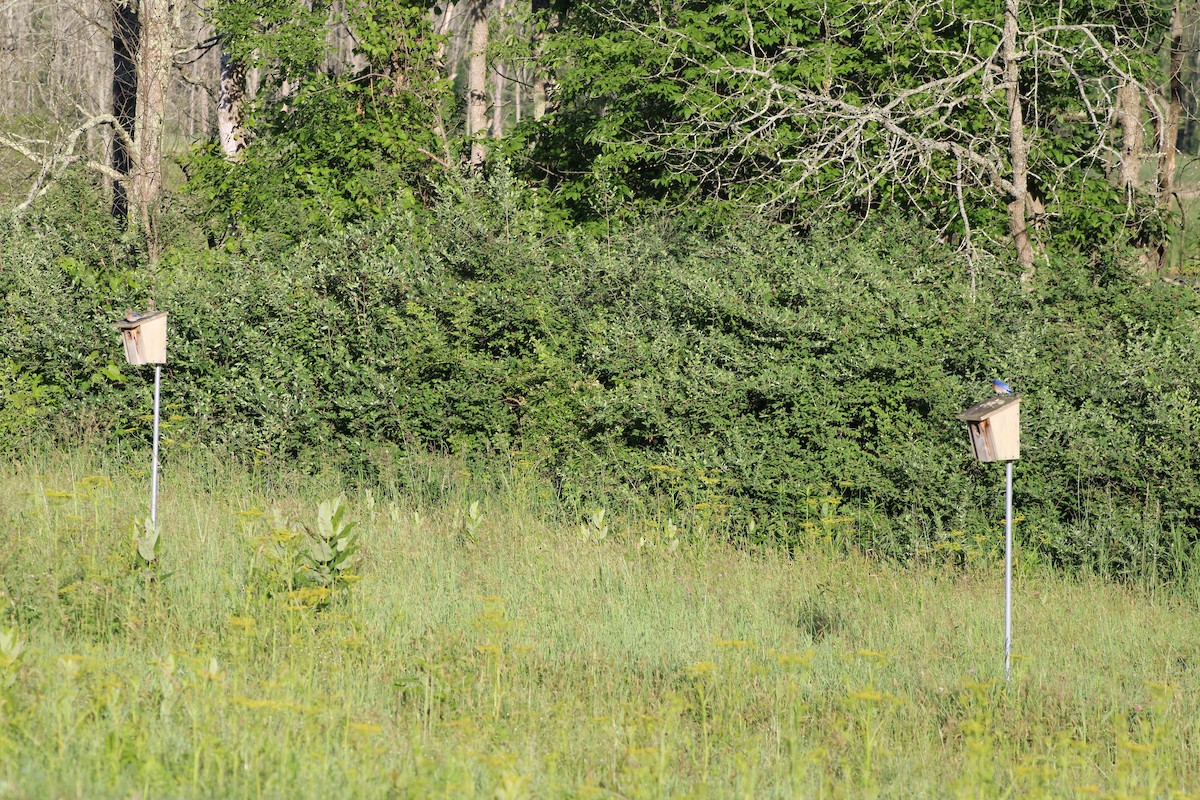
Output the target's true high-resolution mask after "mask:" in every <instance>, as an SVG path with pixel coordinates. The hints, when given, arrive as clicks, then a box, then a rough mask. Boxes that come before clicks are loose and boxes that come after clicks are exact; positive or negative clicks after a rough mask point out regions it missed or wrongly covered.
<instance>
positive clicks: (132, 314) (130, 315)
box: [125, 308, 142, 322]
mask: <svg viewBox="0 0 1200 800" xmlns="http://www.w3.org/2000/svg"><path fill="white" fill-rule="evenodd" d="M141 318H142V315H141V314H139V313H138V312H136V311H134V310H133V309H132V308H127V309H125V321H126V322H137V321H138V320H139V319H141Z"/></svg>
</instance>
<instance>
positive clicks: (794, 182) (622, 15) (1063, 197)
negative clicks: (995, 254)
mask: <svg viewBox="0 0 1200 800" xmlns="http://www.w3.org/2000/svg"><path fill="white" fill-rule="evenodd" d="M556 5H557V6H558V8H556V9H555V10H554V13H557V14H559V15H560V16H561V19H562V20H564V22H563V24H562V28H561V31H560V32H559V33H557V34H556V35H554V36H552V37H551V39H550V44H549V46H548V55H547V57H548V59H549V61H550V62H551V63H553V64H554V65H555V66H556V67H557V69H558V72H559V83H558V88H557V98H558V100H559V107H558V110H557V111H556V112H555V113H554V114H552V115H550V116H548V117H547V118H546V119H544V120H542V121H540V122H531V123H529V124H528V125H527V126H526V127H525V130H523V131H521V132H520V133H519V135H518V137H517V139H518V141H520V143H521V144H523V145H524V144H525V143H527V142H530V143H532V147H531V156H530V159H531V162H530V163H531V168H530V169H529V174H530V176H532V177H533V178H534V179H536V180H538V181H540V182H543V183H544V184H545V185H546V186H547V188H549V189H550V190H551V191H552V192H553V193H554V195H555V198H556V200H557V202H559V203H561V204H562V205H563V206H564V207H566V208H568V209H569V210H570V211H571V212H572V214H573V215H574V216H576V217H577V218H582V219H590V218H594V217H595V216H596V214H597V211H596V209H595V208H594V207H593V206H594V198H595V197H596V196H597V195H600V194H603V193H604V192H605V191H608V192H613V193H615V194H616V195H617V196H619V197H620V196H627V197H629V198H633V199H637V200H642V201H645V200H659V201H664V202H666V203H668V204H670V205H672V206H674V207H680V206H689V207H690V204H691V203H692V202H693V201H694V200H696V199H697V198H702V199H704V200H707V201H725V202H734V203H740V204H750V205H752V206H754V207H756V208H760V209H767V210H770V211H771V212H772V213H775V214H778V215H781V216H782V217H784V218H789V219H802V220H804V221H805V222H806V223H807V222H811V221H812V220H814V219H821V220H828V219H831V218H833V219H844V218H845V216H846V212H847V211H849V212H850V213H851V214H852V215H853V216H854V217H855V218H861V217H862V216H865V215H866V214H868V213H870V212H872V211H873V210H875V209H879V208H884V209H889V210H891V209H897V208H899V209H906V210H907V211H909V212H910V213H913V214H916V215H920V216H921V217H922V218H924V219H925V220H927V221H928V223H929V224H930V225H931V226H934V227H937V228H938V229H939V230H941V231H942V232H943V233H948V234H949V235H950V236H952V237H953V238H955V239H956V240H962V239H965V238H966V236H967V234H968V226H969V227H970V229H971V230H973V231H975V232H976V233H979V232H986V233H987V234H988V235H989V237H990V238H991V239H992V240H993V241H1005V240H1007V238H1008V234H1007V227H1006V226H1007V224H1008V223H1007V219H1006V211H1005V209H1006V205H1007V203H1008V202H1009V201H1010V200H1011V197H1010V196H1009V195H1008V191H1009V190H1007V189H1002V187H1001V184H1002V182H1003V181H1005V180H1009V179H1011V178H1012V161H1013V156H1012V154H1011V153H1010V152H1009V146H1010V145H1009V131H1008V124H1009V123H1008V99H1007V94H1006V89H1005V86H1004V83H1003V81H1001V80H1000V75H1001V71H1002V68H1003V64H1002V61H1003V59H1002V55H1001V52H1000V49H999V39H1000V31H1001V30H1002V29H1003V26H1004V16H1003V15H1004V6H1003V4H999V5H998V4H995V3H990V4H984V3H975V2H965V3H955V4H953V5H951V6H946V5H944V4H924V5H914V4H905V3H894V2H890V1H889V0H877V1H873V2H866V3H859V2H816V1H815V0H770V2H763V3H755V4H749V5H747V4H737V3H725V2H720V3H706V2H676V3H672V4H668V5H661V4H648V3H632V2H627V0H603V2H597V3H586V4H575V3H558V4H556ZM1021 9H1022V11H1021V18H1020V37H1019V38H1020V41H1021V43H1020V44H1019V45H1018V47H1019V49H1021V50H1022V56H1021V70H1022V74H1023V77H1022V82H1021V92H1022V103H1021V104H1022V108H1023V112H1024V127H1025V130H1024V137H1025V139H1026V141H1027V143H1028V145H1029V147H1030V152H1029V153H1028V168H1029V173H1030V176H1031V178H1030V181H1031V182H1030V191H1031V192H1032V194H1033V196H1034V198H1036V199H1037V202H1038V211H1037V212H1036V213H1034V214H1033V216H1034V217H1035V219H1034V220H1033V221H1034V222H1035V223H1036V228H1037V230H1036V233H1037V234H1038V241H1040V242H1043V243H1044V245H1045V246H1046V247H1047V248H1055V247H1064V248H1066V250H1067V251H1068V252H1070V251H1072V250H1073V249H1074V248H1075V247H1076V245H1077V244H1078V243H1082V244H1083V246H1084V247H1085V248H1086V249H1088V250H1092V251H1098V252H1106V251H1108V250H1109V249H1111V248H1122V247H1124V246H1126V245H1128V244H1129V243H1130V242H1135V243H1137V244H1139V245H1140V244H1144V243H1145V242H1147V241H1159V240H1161V239H1160V237H1161V236H1162V231H1161V225H1162V220H1161V212H1159V211H1158V210H1157V209H1155V208H1154V206H1153V203H1151V202H1149V201H1145V202H1143V201H1140V200H1139V201H1138V202H1135V203H1132V204H1131V203H1129V202H1128V201H1127V198H1126V197H1125V195H1124V192H1118V191H1116V190H1114V189H1113V187H1112V186H1111V181H1110V177H1111V176H1109V175H1107V174H1105V173H1106V166H1105V163H1104V158H1105V157H1104V156H1103V153H1104V152H1106V148H1107V147H1109V145H1108V144H1107V140H1106V137H1107V136H1108V135H1109V133H1108V123H1107V121H1106V119H1105V116H1106V115H1107V114H1108V113H1109V111H1108V110H1109V108H1110V107H1111V103H1112V92H1113V86H1114V83H1115V81H1116V78H1115V76H1116V75H1118V74H1119V75H1120V76H1121V78H1120V80H1138V81H1140V82H1141V83H1142V84H1143V85H1147V86H1152V85H1161V84H1162V82H1163V78H1162V76H1161V68H1160V64H1159V62H1158V50H1159V47H1160V44H1161V42H1162V41H1163V40H1164V36H1165V32H1166V30H1167V27H1166V22H1167V17H1166V14H1167V13H1168V11H1169V9H1168V8H1167V7H1166V6H1163V5H1162V4H1161V3H1154V2H1134V3H1092V2H1068V3H1060V4H1055V5H1051V6H1039V5H1037V4H1023V5H1022V6H1021ZM549 13H551V12H549V11H547V14H549ZM967 152H969V153H970V155H969V156H967V155H965V153H967ZM986 238H988V237H981V236H974V237H972V245H973V246H979V244H980V242H981V240H985V239H986Z"/></svg>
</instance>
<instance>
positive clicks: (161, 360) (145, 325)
mask: <svg viewBox="0 0 1200 800" xmlns="http://www.w3.org/2000/svg"><path fill="white" fill-rule="evenodd" d="M117 330H119V331H121V338H122V339H123V340H124V342H125V360H126V361H128V362H129V363H130V364H135V365H136V364H165V363H167V312H166V311H154V312H151V313H149V314H133V313H126V315H125V319H123V320H121V321H120V322H118V323H117Z"/></svg>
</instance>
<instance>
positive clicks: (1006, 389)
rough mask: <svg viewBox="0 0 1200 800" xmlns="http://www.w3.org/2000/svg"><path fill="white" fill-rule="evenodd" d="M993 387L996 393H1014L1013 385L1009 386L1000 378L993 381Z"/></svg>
mask: <svg viewBox="0 0 1200 800" xmlns="http://www.w3.org/2000/svg"><path fill="white" fill-rule="evenodd" d="M992 389H993V390H994V391H995V392H996V394H1012V393H1013V390H1012V387H1011V386H1009V385H1008V384H1007V383H1005V382H1004V381H1002V380H1000V379H999V378H997V379H996V380H994V381H992Z"/></svg>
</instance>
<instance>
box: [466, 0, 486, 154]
mask: <svg viewBox="0 0 1200 800" xmlns="http://www.w3.org/2000/svg"><path fill="white" fill-rule="evenodd" d="M487 46H488V0H474V2H473V4H472V6H471V66H470V69H469V71H468V73H467V136H468V137H469V138H470V140H471V158H470V164H471V166H472V167H474V168H476V169H478V168H479V167H482V166H483V162H484V160H485V159H486V158H487V146H486V144H485V143H484V141H483V136H484V134H485V132H486V131H487V108H488V97H487Z"/></svg>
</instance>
